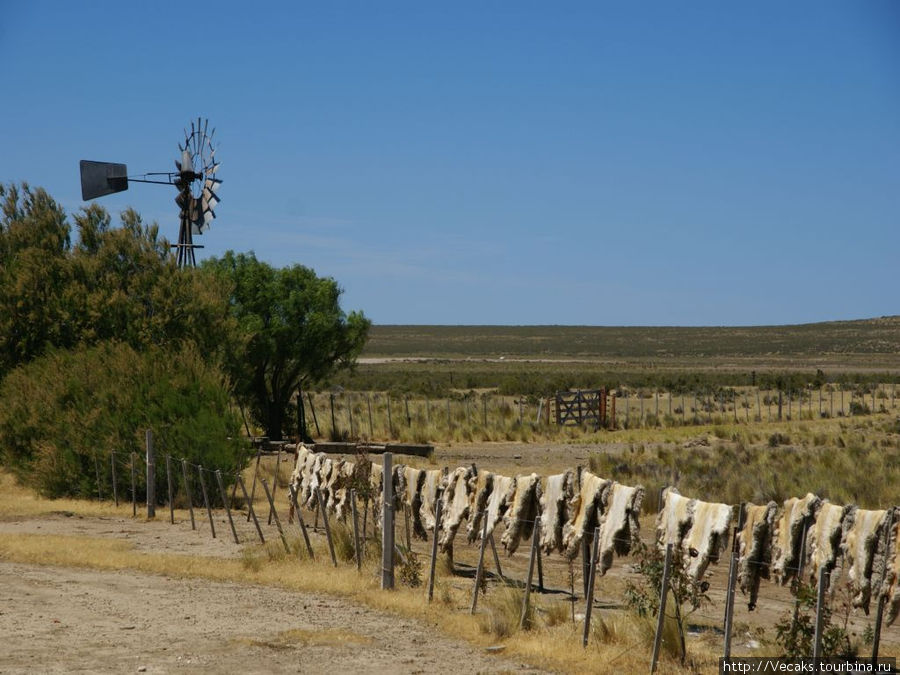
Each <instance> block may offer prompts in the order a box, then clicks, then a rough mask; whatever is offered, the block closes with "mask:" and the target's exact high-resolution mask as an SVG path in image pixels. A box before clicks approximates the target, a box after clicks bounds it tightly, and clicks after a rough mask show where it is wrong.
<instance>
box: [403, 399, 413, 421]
mask: <svg viewBox="0 0 900 675" xmlns="http://www.w3.org/2000/svg"><path fill="white" fill-rule="evenodd" d="M403 405H404V407H405V408H406V426H407V427H411V426H412V415H410V414H409V396H404V397H403Z"/></svg>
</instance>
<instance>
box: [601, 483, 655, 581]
mask: <svg viewBox="0 0 900 675" xmlns="http://www.w3.org/2000/svg"><path fill="white" fill-rule="evenodd" d="M604 501H605V503H604V505H603V509H602V511H603V514H602V515H601V516H600V544H599V546H600V548H599V551H598V555H599V560H598V563H597V572H598V573H599V574H600V575H601V576H602V575H604V574H606V572H607V570H609V568H610V567H612V561H613V554H614V553H615V554H618V555H627V554H628V553H629V552H630V551H631V547H632V545H633V544H634V543H635V542H636V541H637V540H638V539H639V537H640V527H641V526H640V523H639V522H638V516H639V515H640V513H641V504H643V501H644V488H643V487H642V486H640V485H638V486H637V487H628V486H627V485H621V484H619V483H613V484H612V486H611V487H610V488H609V490H607V491H606V493H605V497H604Z"/></svg>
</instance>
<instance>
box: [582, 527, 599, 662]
mask: <svg viewBox="0 0 900 675" xmlns="http://www.w3.org/2000/svg"><path fill="white" fill-rule="evenodd" d="M599 550H600V528H599V527H598V528H595V529H594V551H593V553H591V573H590V581H589V582H588V592H587V596H586V598H585V607H584V634H583V635H582V637H581V646H582V647H587V644H588V638H589V637H590V635H591V613H592V611H593V609H594V580H595V578H596V576H597V556H598V555H599Z"/></svg>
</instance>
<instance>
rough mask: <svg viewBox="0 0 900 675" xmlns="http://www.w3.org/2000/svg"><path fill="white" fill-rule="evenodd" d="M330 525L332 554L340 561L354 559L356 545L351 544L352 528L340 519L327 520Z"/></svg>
mask: <svg viewBox="0 0 900 675" xmlns="http://www.w3.org/2000/svg"><path fill="white" fill-rule="evenodd" d="M328 522H329V525H330V526H331V541H332V543H333V544H334V554H335V556H337V559H338V560H340V561H342V562H355V561H356V547H355V546H354V545H353V528H352V527H351V526H349V525H347V524H346V523H342V522H340V521H337V522H334V521H328Z"/></svg>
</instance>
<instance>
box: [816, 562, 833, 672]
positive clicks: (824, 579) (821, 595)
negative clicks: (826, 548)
mask: <svg viewBox="0 0 900 675" xmlns="http://www.w3.org/2000/svg"><path fill="white" fill-rule="evenodd" d="M829 576H830V575H829V574H828V570H827V569H825V566H824V565H822V566H821V567H820V568H819V583H818V586H817V588H816V633H815V639H814V642H813V658H814V659H820V658H822V628H823V627H824V625H825V587H826V586H827V584H828V577H829Z"/></svg>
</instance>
